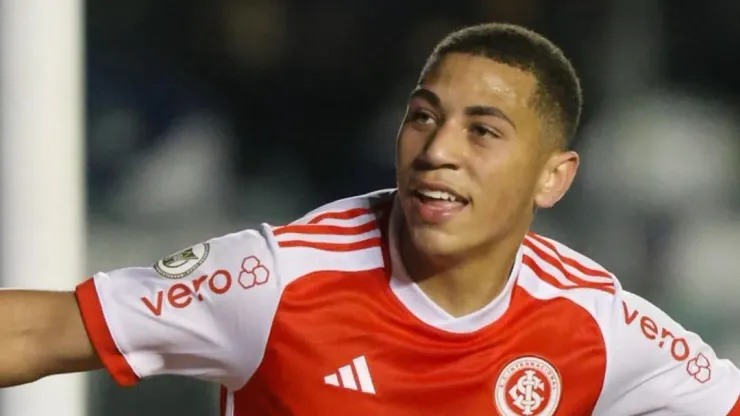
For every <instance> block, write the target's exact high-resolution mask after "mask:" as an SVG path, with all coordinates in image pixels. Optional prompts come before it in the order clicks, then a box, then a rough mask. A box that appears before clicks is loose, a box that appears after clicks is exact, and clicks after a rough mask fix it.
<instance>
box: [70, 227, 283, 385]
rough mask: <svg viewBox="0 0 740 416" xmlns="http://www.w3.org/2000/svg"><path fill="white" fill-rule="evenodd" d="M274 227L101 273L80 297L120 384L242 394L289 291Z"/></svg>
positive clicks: (102, 353)
mask: <svg viewBox="0 0 740 416" xmlns="http://www.w3.org/2000/svg"><path fill="white" fill-rule="evenodd" d="M271 241H272V234H271V233H270V231H269V228H268V227H266V226H265V227H264V230H263V231H254V230H247V231H242V232H239V233H234V234H229V235H226V236H223V237H219V238H215V239H212V240H209V241H206V242H203V243H200V244H196V245H194V246H192V247H189V248H187V249H185V250H182V251H180V252H178V253H176V254H173V255H171V256H169V257H166V258H164V259H162V260H160V261H158V262H157V263H156V264H155V265H154V266H149V267H130V268H123V269H119V270H114V271H110V272H107V273H97V274H96V275H95V276H94V277H92V278H91V279H89V280H87V281H86V282H84V283H82V284H81V285H80V286H78V287H77V290H76V295H77V300H78V304H79V307H80V310H81V313H82V317H83V321H84V323H85V327H86V329H87V332H88V335H89V338H90V339H91V342H92V343H93V345H94V347H95V349H96V351H97V353H98V355H99V356H100V357H101V360H102V361H103V363H104V364H105V366H106V368H107V369H108V371H109V372H110V373H111V375H112V376H113V378H114V379H115V380H116V381H117V382H118V383H119V384H121V385H133V384H135V383H136V382H137V381H138V380H139V379H140V378H145V377H149V376H155V375H163V374H170V375H182V376H189V377H194V378H199V379H202V380H208V381H214V382H217V383H220V384H223V385H225V386H226V387H229V388H233V389H236V388H239V387H241V386H242V385H243V384H244V383H245V382H246V381H247V380H248V379H249V377H251V375H252V373H254V371H255V370H256V368H257V366H258V365H259V363H260V361H261V359H262V356H263V354H264V349H265V346H266V343H267V337H268V335H269V332H270V327H271V324H272V321H273V318H274V315H275V311H276V310H277V305H278V302H279V298H280V293H281V287H280V282H279V278H278V274H277V270H276V266H277V265H276V261H275V255H274V253H275V249H274V247H275V245H274V244H272V243H271Z"/></svg>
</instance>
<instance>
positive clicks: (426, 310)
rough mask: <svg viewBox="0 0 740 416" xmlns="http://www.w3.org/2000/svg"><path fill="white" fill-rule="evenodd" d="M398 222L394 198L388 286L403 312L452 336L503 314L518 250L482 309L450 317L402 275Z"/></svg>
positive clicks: (516, 267) (519, 260) (519, 259)
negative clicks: (498, 287)
mask: <svg viewBox="0 0 740 416" xmlns="http://www.w3.org/2000/svg"><path fill="white" fill-rule="evenodd" d="M402 221H403V212H402V211H401V207H400V204H399V202H398V199H396V200H395V201H394V203H393V208H392V211H391V217H390V221H389V230H388V243H389V251H390V261H391V277H390V287H391V291H392V292H393V294H394V295H395V296H396V297H397V298H398V300H399V301H400V302H401V303H402V304H403V305H404V306H405V307H406V309H408V310H409V311H410V312H411V313H412V314H413V315H414V316H416V317H417V318H418V319H419V320H421V321H422V322H424V323H426V324H427V325H430V326H432V327H435V328H437V329H441V330H443V331H448V332H454V333H469V332H474V331H477V330H479V329H481V328H483V327H485V326H487V325H489V324H491V323H493V322H495V321H496V320H498V319H499V318H500V317H501V316H502V315H503V314H504V313H505V312H506V310H507V309H508V307H509V304H510V303H511V296H512V293H513V289H514V285H515V284H516V279H517V277H518V275H519V270H520V269H521V265H522V253H523V250H522V247H519V250H518V251H517V254H516V260H515V262H514V267H512V269H511V274H510V275H509V279H508V281H507V282H506V285H505V286H504V289H503V290H502V291H501V293H500V294H499V295H498V296H497V297H496V298H495V299H493V300H492V301H491V302H490V303H489V304H488V305H486V306H484V307H483V308H481V309H479V310H477V311H475V312H473V313H470V314H468V315H465V316H461V317H454V316H452V315H450V314H449V313H447V312H446V311H445V310H444V309H442V308H441V307H440V306H439V305H437V304H436V303H435V302H434V301H433V300H432V299H431V298H429V296H427V295H426V294H425V293H424V292H423V291H422V290H421V288H420V287H419V286H418V285H417V284H416V283H414V281H413V280H411V278H410V277H409V275H408V273H407V272H406V268H405V267H404V265H403V262H401V255H400V253H399V250H398V233H399V229H400V226H401V223H402Z"/></svg>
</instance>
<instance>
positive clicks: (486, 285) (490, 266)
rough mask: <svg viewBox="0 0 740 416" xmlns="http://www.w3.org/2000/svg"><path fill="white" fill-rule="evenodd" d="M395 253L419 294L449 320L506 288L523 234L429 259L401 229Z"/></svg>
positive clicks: (486, 303) (405, 230)
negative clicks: (427, 298)
mask: <svg viewBox="0 0 740 416" xmlns="http://www.w3.org/2000/svg"><path fill="white" fill-rule="evenodd" d="M399 234H400V235H399V238H400V244H399V250H400V255H401V258H402V259H403V263H404V266H405V267H406V270H407V273H408V274H409V276H410V277H411V279H413V280H414V281H415V282H416V284H417V285H418V286H419V287H420V288H421V290H422V291H423V292H424V293H425V294H426V295H427V296H429V298H431V299H432V300H433V301H434V302H435V303H436V304H437V305H438V306H439V307H441V308H442V309H444V310H445V311H447V313H449V314H450V315H452V316H455V317H460V316H465V315H468V314H470V313H473V312H475V311H477V310H479V309H481V308H483V307H484V306H486V305H488V304H489V303H490V302H491V301H492V300H493V299H495V298H496V296H498V295H499V294H500V293H501V292H502V291H503V289H504V287H505V286H506V282H507V281H508V279H509V275H510V273H511V269H512V267H513V266H514V262H515V260H516V254H517V251H518V250H519V246H520V245H521V242H522V239H523V238H524V232H522V233H521V235H519V233H512V234H515V235H512V236H511V237H508V238H507V239H505V240H501V241H497V242H495V243H491V244H488V245H486V246H484V247H480V248H477V249H475V250H471V251H470V252H466V253H465V254H464V255H462V256H454V258H453V256H451V257H450V258H445V259H440V258H439V257H435V258H432V257H431V256H427V255H425V254H424V253H422V252H420V251H419V250H418V249H417V248H416V247H415V246H414V244H413V242H412V241H411V239H410V238H409V236H408V231H407V229H406V227H401V230H400V233H399Z"/></svg>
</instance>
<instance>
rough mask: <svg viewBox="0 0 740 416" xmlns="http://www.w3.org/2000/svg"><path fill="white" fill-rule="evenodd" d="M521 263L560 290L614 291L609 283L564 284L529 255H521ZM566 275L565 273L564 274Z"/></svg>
mask: <svg viewBox="0 0 740 416" xmlns="http://www.w3.org/2000/svg"><path fill="white" fill-rule="evenodd" d="M522 263H523V264H524V265H526V266H527V267H529V268H530V269H531V270H532V271H533V272H534V274H535V275H536V276H537V277H539V278H540V279H542V280H543V281H544V282H545V283H547V284H549V285H550V286H553V287H556V288H558V289H561V290H571V289H584V288H589V289H596V290H600V291H603V292H607V293H612V294H613V293H614V292H615V288H614V286H613V285H610V284H606V283H605V284H599V283H588V284H582V285H578V286H566V285H564V284H562V283H561V282H560V281H558V279H556V278H555V276H553V275H551V274H550V273H548V272H546V271H545V270H543V269H542V267H540V265H539V264H537V260H535V259H534V258H532V257H531V256H528V255H526V254H525V255H524V256H523V257H522ZM566 276H567V275H566ZM573 283H574V284H577V282H573Z"/></svg>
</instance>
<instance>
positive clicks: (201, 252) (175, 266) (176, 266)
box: [154, 243, 211, 279]
mask: <svg viewBox="0 0 740 416" xmlns="http://www.w3.org/2000/svg"><path fill="white" fill-rule="evenodd" d="M210 250H211V248H210V246H209V245H208V243H201V244H196V245H194V246H192V247H190V248H186V249H185V250H182V251H180V252H177V253H175V254H173V255H171V256H167V257H165V258H163V259H162V260H160V261H158V262H156V263H155V264H154V270H156V271H157V273H159V275H160V276H162V277H166V278H167V279H182V278H183V277H185V276H187V275H189V274H190V273H192V272H193V271H195V270H196V269H197V268H198V267H200V265H201V264H203V262H205V261H206V259H207V258H208V253H209V252H210Z"/></svg>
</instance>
